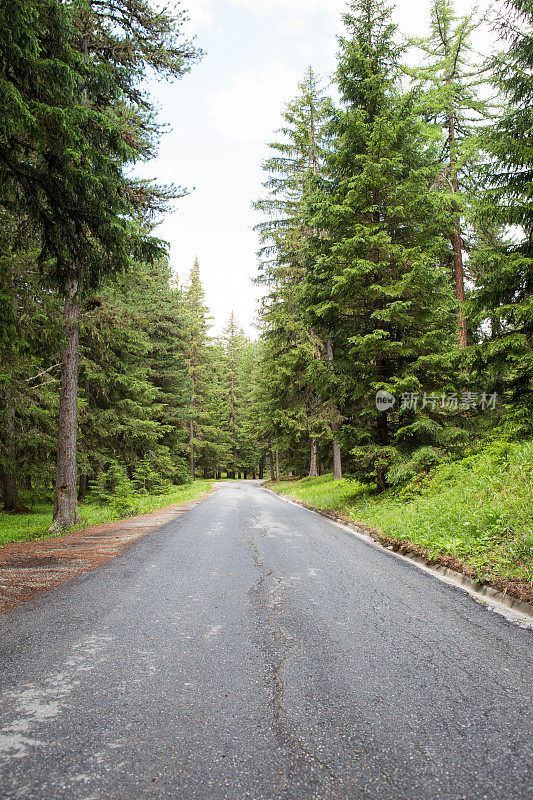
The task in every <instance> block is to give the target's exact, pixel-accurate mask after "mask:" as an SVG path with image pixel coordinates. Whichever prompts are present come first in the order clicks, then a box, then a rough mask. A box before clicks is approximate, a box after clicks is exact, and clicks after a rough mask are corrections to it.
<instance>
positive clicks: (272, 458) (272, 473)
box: [268, 448, 274, 481]
mask: <svg viewBox="0 0 533 800" xmlns="http://www.w3.org/2000/svg"><path fill="white" fill-rule="evenodd" d="M268 461H269V469H270V480H271V481H273V480H274V456H273V455H272V448H270V450H269V451H268Z"/></svg>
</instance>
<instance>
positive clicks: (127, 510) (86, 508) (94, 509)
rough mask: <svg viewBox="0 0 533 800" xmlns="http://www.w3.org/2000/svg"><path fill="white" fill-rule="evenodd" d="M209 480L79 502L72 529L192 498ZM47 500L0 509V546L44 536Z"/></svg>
mask: <svg viewBox="0 0 533 800" xmlns="http://www.w3.org/2000/svg"><path fill="white" fill-rule="evenodd" d="M211 485H212V481H195V482H194V483H191V484H187V485H185V486H173V487H172V489H171V490H170V491H168V492H165V493H164V494H142V493H139V494H137V495H128V496H127V497H115V498H113V499H112V500H110V501H109V502H107V503H101V502H98V503H97V502H91V500H88V501H86V502H85V503H82V504H81V505H80V522H79V524H78V525H76V527H75V528H73V529H72V530H79V529H81V528H86V527H88V526H90V525H101V524H102V523H104V522H112V521H113V520H116V519H121V518H123V517H132V516H136V515H138V514H149V513H150V512H151V511H157V509H159V508H165V506H172V505H178V504H179V503H186V502H188V501H189V500H195V499H196V498H197V497H200V495H201V494H203V493H204V492H208V491H209V490H210V489H211ZM52 509H53V506H52V504H51V503H40V504H36V505H35V506H34V508H33V510H32V513H31V514H6V513H2V512H0V547H1V546H2V545H4V544H8V543H9V542H21V541H26V540H28V539H42V538H43V537H45V536H48V528H49V527H50V523H51V522H52Z"/></svg>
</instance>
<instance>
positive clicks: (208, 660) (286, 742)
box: [0, 483, 532, 800]
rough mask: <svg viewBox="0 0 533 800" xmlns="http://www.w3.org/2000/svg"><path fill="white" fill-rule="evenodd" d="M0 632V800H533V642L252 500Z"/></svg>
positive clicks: (107, 570)
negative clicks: (532, 799) (531, 709)
mask: <svg viewBox="0 0 533 800" xmlns="http://www.w3.org/2000/svg"><path fill="white" fill-rule="evenodd" d="M0 632H1V633H2V635H1V636H0V647H1V652H2V655H1V661H0V666H1V681H2V690H1V704H0V796H1V797H2V798H39V799H40V798H53V799H54V800H63V799H65V800H67V799H68V800H77V799H78V798H83V800H100V798H101V799H102V800H114V799H115V798H117V800H118V799H120V800H122V799H124V800H125V799H126V798H128V799H129V800H143V799H144V798H169V800H170V799H172V800H180V798H183V800H225V799H226V798H228V800H229V799H231V800H245V798H252V799H253V800H278V799H279V800H281V799H282V798H283V799H284V800H293V799H294V800H307V798H314V799H315V800H328V799H329V798H336V799H337V798H350V800H359V798H361V799H363V798H368V800H389V798H390V800H404V799H407V800H433V798H435V799H437V798H438V799H439V800H511V799H512V800H526V798H529V797H531V796H532V794H531V785H532V781H531V777H532V776H531V771H528V755H529V757H530V756H531V738H532V737H531V732H532V731H531V719H529V720H528V710H529V706H530V700H531V677H532V671H531V660H529V661H528V652H529V654H530V653H531V650H529V648H530V647H531V638H532V637H531V631H529V630H524V629H521V628H519V627H518V626H516V625H514V624H512V623H511V622H509V621H507V620H506V619H504V618H503V617H501V616H499V615H497V614H494V613H492V612H490V611H488V610H487V609H486V608H484V607H483V606H482V605H481V604H479V603H477V602H475V601H474V600H472V599H471V598H470V597H468V596H467V595H466V594H464V593H462V592H460V591H459V590H457V589H455V588H452V587H449V586H447V585H445V584H443V583H441V582H440V581H438V580H436V579H435V578H433V577H432V576H430V575H428V574H425V573H423V572H421V571H420V570H418V569H416V568H415V567H413V566H412V565H410V564H408V563H406V562H405V561H402V560H400V559H398V558H396V557H395V556H394V555H393V554H391V553H389V552H387V551H382V550H378V549H377V548H375V547H372V546H371V545H370V544H367V543H366V542H364V541H362V540H360V539H358V538H356V537H354V536H351V535H350V534H349V533H346V532H344V531H343V530H341V529H340V528H339V527H337V526H335V525H334V524H332V523H330V522H328V521H327V520H325V519H323V518H321V517H319V516H317V515H314V514H312V513H310V512H308V511H306V510H304V509H302V508H300V507H298V506H294V505H291V504H288V503H286V502H285V501H283V500H282V499H281V498H278V497H274V496H272V495H271V494H269V493H268V492H266V491H265V490H264V489H261V488H260V487H259V486H257V485H255V484H251V483H246V484H244V483H229V484H225V485H224V486H223V487H222V488H220V489H219V490H218V492H216V494H214V495H212V496H211V497H209V498H208V499H207V500H206V501H205V502H204V503H202V504H201V505H199V506H197V507H196V508H195V509H194V510H193V511H191V512H189V513H188V514H185V515H183V516H182V517H180V518H179V519H177V520H174V521H173V522H171V523H169V524H168V525H166V526H165V527H164V528H161V529H159V530H158V531H156V532H155V533H152V534H150V535H148V536H146V537H145V538H143V539H142V540H140V541H139V542H137V543H136V544H134V545H132V546H131V547H130V548H129V549H128V550H127V551H126V552H125V553H124V554H123V555H121V556H119V557H118V558H115V559H113V560H112V561H109V562H108V563H107V564H105V565H104V566H103V567H101V568H100V569H98V570H96V571H94V572H91V573H88V574H86V575H83V576H80V577H78V578H75V579H74V580H72V581H70V582H68V583H66V584H64V585H63V587H62V588H60V589H56V590H53V591H52V592H49V593H48V594H46V595H43V596H41V597H40V598H39V599H38V600H37V602H36V603H35V604H34V605H33V606H32V607H31V608H27V607H26V608H24V607H23V608H19V609H18V610H17V611H14V612H12V613H11V614H8V615H4V616H2V617H1V618H0ZM529 763H530V762H529Z"/></svg>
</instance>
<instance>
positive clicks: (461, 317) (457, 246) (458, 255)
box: [452, 220, 468, 350]
mask: <svg viewBox="0 0 533 800" xmlns="http://www.w3.org/2000/svg"><path fill="white" fill-rule="evenodd" d="M452 248H453V274H454V278H455V298H456V300H457V338H458V341H459V347H460V349H461V350H462V349H464V348H465V347H466V346H467V344H468V341H467V331H466V317H465V277H464V268H463V244H462V235H461V224H460V222H459V220H457V222H456V223H455V230H454V232H453V235H452Z"/></svg>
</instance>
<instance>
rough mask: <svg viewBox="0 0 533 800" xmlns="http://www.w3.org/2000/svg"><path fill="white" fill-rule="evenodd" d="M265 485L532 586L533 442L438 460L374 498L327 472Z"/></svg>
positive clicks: (503, 580) (460, 563) (472, 571)
mask: <svg viewBox="0 0 533 800" xmlns="http://www.w3.org/2000/svg"><path fill="white" fill-rule="evenodd" d="M269 486H270V488H272V489H274V490H275V491H277V492H281V493H283V494H285V495H288V496H291V497H293V498H295V499H297V500H303V501H304V502H305V503H307V504H308V505H310V506H313V507H314V508H319V509H327V510H332V511H335V512H337V513H338V514H340V515H342V516H345V517H347V518H348V519H351V520H353V521H354V522H358V523H359V524H362V525H366V526H368V527H371V528H373V529H374V530H377V531H378V532H379V533H380V534H381V537H380V538H382V539H383V540H384V541H385V542H386V543H389V542H391V543H401V544H405V545H407V547H406V548H405V549H412V550H414V551H415V552H421V553H423V554H424V555H426V556H427V557H428V558H429V559H430V560H435V561H440V562H441V563H445V564H447V565H449V566H452V567H454V568H460V569H462V571H463V572H466V573H467V574H469V575H471V576H472V577H475V578H478V579H482V580H486V581H489V582H491V583H494V584H495V585H499V586H500V587H502V588H507V586H508V584H514V583H517V584H526V585H527V586H528V587H531V586H532V585H533V442H526V443H524V444H521V445H513V446H509V445H506V446H503V447H502V446H500V447H499V448H496V447H493V448H492V449H489V450H486V451H484V452H483V453H481V454H479V455H476V456H471V457H469V458H466V459H463V460H462V461H458V462H454V463H451V464H446V465H442V466H440V467H439V468H437V469H436V470H435V471H433V472H432V473H431V474H429V475H427V476H424V477H423V478H419V479H417V480H416V481H413V482H412V483H411V484H409V485H408V486H407V487H404V488H403V489H402V490H400V491H398V490H397V491H392V490H389V491H388V492H386V493H384V494H382V495H380V496H377V495H375V494H372V493H370V492H369V491H368V489H366V488H365V487H363V486H362V485H361V484H360V483H358V482H357V481H353V480H346V479H343V480H341V481H333V480H332V477H331V476H330V475H325V476H323V477H320V478H314V479H311V478H304V479H303V480H300V481H296V482H294V481H290V482H285V483H277V484H276V483H271V484H269ZM409 545H413V547H412V548H410V547H409ZM398 549H400V548H398ZM509 588H512V586H509ZM521 596H523V595H521Z"/></svg>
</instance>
